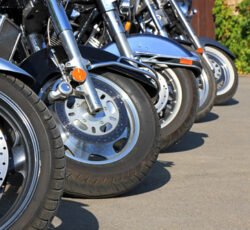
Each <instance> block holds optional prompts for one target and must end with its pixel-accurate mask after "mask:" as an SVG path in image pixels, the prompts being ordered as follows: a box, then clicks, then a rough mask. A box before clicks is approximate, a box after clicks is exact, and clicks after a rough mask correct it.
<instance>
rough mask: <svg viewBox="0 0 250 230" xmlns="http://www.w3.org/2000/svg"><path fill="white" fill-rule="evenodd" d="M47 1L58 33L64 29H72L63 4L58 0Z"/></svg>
mask: <svg viewBox="0 0 250 230" xmlns="http://www.w3.org/2000/svg"><path fill="white" fill-rule="evenodd" d="M46 2H47V6H48V9H49V12H50V16H51V18H52V21H53V25H54V27H55V30H56V32H57V34H58V35H59V34H60V33H61V32H62V31H64V30H72V28H71V25H70V23H69V20H68V17H67V15H66V13H65V10H64V8H63V6H62V4H61V3H59V1H57V0H46Z"/></svg>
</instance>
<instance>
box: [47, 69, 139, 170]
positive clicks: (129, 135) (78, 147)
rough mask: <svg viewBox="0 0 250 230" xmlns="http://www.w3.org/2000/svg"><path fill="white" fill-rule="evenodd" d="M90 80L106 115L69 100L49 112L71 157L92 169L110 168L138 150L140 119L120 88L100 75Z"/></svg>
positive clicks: (77, 101) (51, 107)
mask: <svg viewBox="0 0 250 230" xmlns="http://www.w3.org/2000/svg"><path fill="white" fill-rule="evenodd" d="M90 77H91V78H92V80H93V83H94V85H95V88H96V91H97V94H98V96H99V98H100V101H101V103H102V106H103V108H104V111H102V112H100V113H98V114H96V115H91V114H89V113H88V109H87V105H86V102H85V100H84V98H71V99H70V98H69V99H67V100H65V101H64V102H56V103H55V104H54V105H53V106H50V107H49V108H50V109H51V110H52V111H53V114H54V116H55V118H56V122H57V124H58V127H59V129H60V132H61V137H62V139H63V142H64V145H65V148H66V153H65V154H66V156H67V157H69V158H71V159H73V160H75V161H78V162H81V163H85V164H91V165H104V164H110V163H113V162H116V161H119V160H120V159H122V158H124V157H126V156H127V155H129V153H130V152H131V151H132V149H133V148H134V146H135V144H136V143H137V140H138V137H139V130H140V123H139V116H138V113H137V110H136V107H135V105H134V103H133V102H132V100H131V99H130V97H129V95H128V94H127V93H126V92H125V91H124V90H123V89H122V88H121V87H120V86H118V85H117V84H115V83H114V82H112V81H110V80H109V79H107V78H104V77H102V76H100V75H95V74H90ZM70 100H72V101H71V103H70Z"/></svg>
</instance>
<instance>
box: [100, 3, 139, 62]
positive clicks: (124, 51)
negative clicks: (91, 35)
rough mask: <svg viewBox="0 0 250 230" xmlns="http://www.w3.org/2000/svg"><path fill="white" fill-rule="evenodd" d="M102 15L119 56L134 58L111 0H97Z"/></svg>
mask: <svg viewBox="0 0 250 230" xmlns="http://www.w3.org/2000/svg"><path fill="white" fill-rule="evenodd" d="M97 3H98V4H99V7H100V8H101V11H102V14H103V17H104V19H105V21H106V22H107V25H108V28H109V32H110V34H111V36H112V38H113V39H114V40H115V42H116V45H117V47H118V49H119V52H120V54H121V56H125V57H128V58H132V59H134V55H133V52H132V50H131V48H130V45H129V43H128V41H127V37H126V34H125V30H124V28H123V25H122V22H121V20H120V17H119V15H118V13H117V11H116V8H115V6H114V4H113V1H112V0H98V1H97Z"/></svg>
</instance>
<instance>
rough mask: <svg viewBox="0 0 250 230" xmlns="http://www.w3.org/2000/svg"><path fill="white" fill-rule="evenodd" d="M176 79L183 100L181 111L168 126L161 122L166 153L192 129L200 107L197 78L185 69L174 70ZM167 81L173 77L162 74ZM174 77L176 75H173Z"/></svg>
mask: <svg viewBox="0 0 250 230" xmlns="http://www.w3.org/2000/svg"><path fill="white" fill-rule="evenodd" d="M172 71H174V73H175V77H176V78H177V79H178V80H177V81H178V82H179V85H180V87H181V93H182V98H181V101H180V103H181V104H180V109H179V110H178V113H177V115H176V116H175V117H174V119H173V120H172V121H171V122H170V123H168V124H167V125H166V126H163V125H162V119H163V118H161V119H160V121H161V150H162V151H165V150H166V149H167V148H169V147H170V146H172V145H174V144H175V143H176V142H178V141H179V140H180V139H181V138H182V137H183V136H184V135H185V134H186V133H187V132H188V130H189V129H190V128H191V127H192V125H193V123H194V121H195V117H196V112H197V109H198V105H199V96H198V89H197V84H196V80H195V76H194V74H193V73H192V71H190V70H186V69H183V68H172ZM161 74H162V75H163V76H164V77H165V78H166V79H168V80H170V79H171V78H172V76H171V75H168V74H164V70H163V72H162V73H161ZM173 76H174V75H173Z"/></svg>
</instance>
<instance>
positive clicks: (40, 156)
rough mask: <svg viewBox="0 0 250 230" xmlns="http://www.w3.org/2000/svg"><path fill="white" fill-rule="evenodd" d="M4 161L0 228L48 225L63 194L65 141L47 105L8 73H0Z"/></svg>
mask: <svg viewBox="0 0 250 230" xmlns="http://www.w3.org/2000/svg"><path fill="white" fill-rule="evenodd" d="M0 164H1V166H0V167H1V168H0V229H1V230H2V229H4V230H6V229H11V230H12V229H13V230H19V229H34V230H35V229H47V228H48V227H49V224H50V222H51V220H52V217H53V216H54V215H55V212H56V210H57V208H58V206H59V201H60V197H61V195H62V192H63V185H64V176H65V159H64V148H63V143H62V140H61V138H60V133H59V130H58V129H57V127H56V123H55V120H54V119H53V117H52V115H51V114H50V112H49V111H48V109H47V107H46V106H45V105H44V103H43V102H42V101H41V100H40V99H39V98H38V97H37V95H36V94H35V93H33V91H32V90H31V89H30V88H28V87H27V86H26V85H24V83H23V82H21V81H19V80H17V79H15V78H13V77H11V76H7V75H5V74H0Z"/></svg>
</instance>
